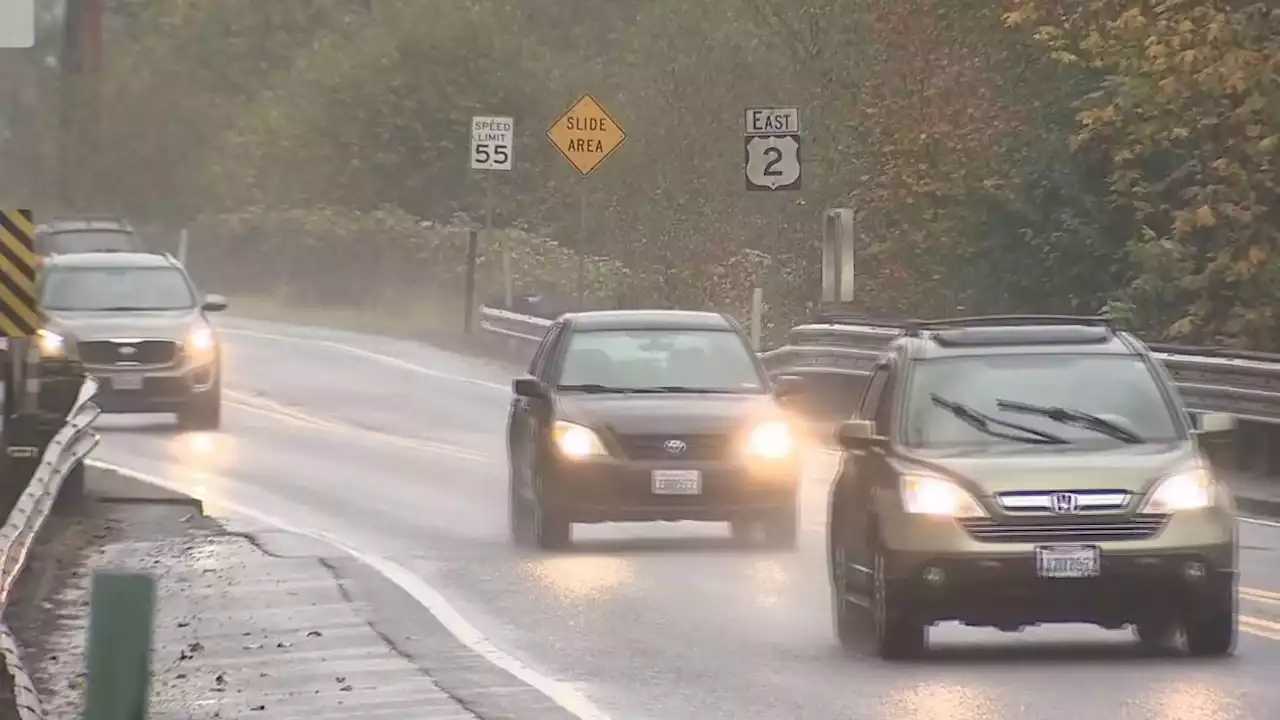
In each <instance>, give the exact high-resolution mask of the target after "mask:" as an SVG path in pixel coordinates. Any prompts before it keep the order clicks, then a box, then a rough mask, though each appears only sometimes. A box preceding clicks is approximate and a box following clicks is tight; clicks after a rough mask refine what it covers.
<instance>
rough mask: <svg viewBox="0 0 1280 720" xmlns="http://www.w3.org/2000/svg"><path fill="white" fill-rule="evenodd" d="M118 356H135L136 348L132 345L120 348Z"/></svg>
mask: <svg viewBox="0 0 1280 720" xmlns="http://www.w3.org/2000/svg"><path fill="white" fill-rule="evenodd" d="M120 354H121V355H137V354H138V348H136V347H133V346H132V345H125V346H123V347H121V348H120Z"/></svg>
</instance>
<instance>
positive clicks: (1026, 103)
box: [0, 0, 1280, 346]
mask: <svg viewBox="0 0 1280 720" xmlns="http://www.w3.org/2000/svg"><path fill="white" fill-rule="evenodd" d="M114 7H115V12H116V13H117V17H116V18H115V22H114V24H113V25H112V27H113V28H114V29H113V30H112V35H111V37H109V38H108V44H107V47H108V49H109V51H108V53H107V59H108V65H107V68H106V71H105V74H104V75H103V76H102V77H101V78H100V82H99V83H98V88H99V92H97V93H94V94H92V95H90V94H89V93H88V92H87V90H85V89H84V88H81V89H80V91H78V92H79V93H80V94H78V95H76V96H74V101H75V102H77V103H78V105H77V106H76V107H77V108H79V109H84V110H86V112H87V111H88V110H89V109H91V108H93V107H97V108H98V109H99V110H100V117H101V120H100V123H99V129H98V135H97V142H96V143H95V144H94V146H93V147H94V149H93V151H92V152H87V153H86V154H85V156H84V157H82V158H78V160H80V166H81V169H82V172H81V174H82V175H83V176H84V178H85V182H86V183H87V185H88V186H90V187H92V188H93V189H94V191H95V192H94V197H93V198H92V200H93V203H94V204H95V205H96V206H97V209H113V210H121V211H124V212H128V213H129V214H131V215H134V216H137V217H138V218H139V219H146V220H154V221H159V222H162V223H168V224H169V225H171V226H174V227H176V226H179V225H182V224H190V223H196V224H197V225H198V228H197V229H196V231H195V235H194V237H197V238H199V239H200V241H201V242H203V243H205V244H206V246H205V247H203V248H202V249H200V250H199V251H200V252H202V253H208V254H209V257H208V259H207V260H206V263H207V265H206V267H207V268H209V270H208V271H209V272H216V268H219V267H223V265H225V270H224V271H223V273H222V274H223V276H224V277H222V278H220V279H221V280H225V283H223V284H222V286H223V287H232V288H234V287H240V286H243V287H244V288H246V289H253V290H254V291H260V290H262V289H263V288H268V287H271V286H272V283H277V282H278V283H280V284H282V285H283V286H284V287H285V288H287V289H288V291H289V292H291V293H295V294H299V295H298V299H299V300H305V301H308V302H326V303H333V302H352V303H354V302H358V301H360V299H361V298H364V297H366V296H367V295H368V294H369V293H370V290H369V288H379V289H386V290H387V291H388V292H396V291H400V290H405V289H412V290H413V291H415V292H420V291H422V290H423V288H424V286H427V287H430V288H431V292H433V293H436V294H438V295H440V296H441V297H442V298H448V299H450V300H449V301H450V302H452V301H456V299H457V298H458V297H459V295H458V293H459V292H460V288H459V285H458V283H459V277H460V275H459V273H460V272H461V269H462V265H463V257H464V247H465V246H464V244H463V243H464V239H463V238H464V235H465V233H464V232H462V231H461V230H457V229H456V228H462V227H468V226H471V225H473V224H474V223H475V219H476V218H479V217H481V215H482V212H483V208H484V200H485V197H486V190H487V189H488V190H491V191H492V196H493V198H494V201H495V202H494V217H495V220H496V224H497V225H498V226H499V227H503V228H507V230H505V231H504V236H505V237H507V238H509V243H510V245H509V246H510V247H511V248H512V250H513V252H514V253H515V261H514V263H513V267H514V269H515V271H516V273H517V276H518V279H519V283H520V284H521V285H523V286H526V287H538V288H541V289H554V290H556V291H558V292H561V293H562V294H565V295H567V296H570V297H572V296H575V295H577V294H578V291H579V284H580V283H581V285H582V288H581V289H582V292H583V293H584V294H585V299H586V300H588V301H590V302H594V303H598V304H615V303H617V302H619V299H620V298H621V299H622V300H623V301H625V302H631V303H644V304H650V305H652V304H659V305H673V306H681V307H699V308H719V309H725V310H729V311H731V312H735V313H739V314H742V313H744V312H745V310H746V307H747V304H748V302H749V298H750V294H751V288H752V287H753V286H757V285H759V286H763V287H765V297H766V300H767V301H768V304H769V315H768V319H769V322H770V324H771V325H774V326H776V327H777V328H779V329H780V328H785V327H786V326H788V325H790V324H792V323H794V322H799V321H803V320H804V319H805V318H806V317H807V315H808V314H809V313H810V312H811V310H812V307H813V304H814V300H815V298H816V297H817V295H818V278H819V277H820V273H819V268H818V263H819V258H820V254H819V250H818V242H817V240H818V236H819V234H820V226H819V224H818V218H819V213H820V211H821V210H822V209H823V208H825V207H832V206H851V207H854V208H856V209H857V212H858V226H859V232H860V246H859V250H858V253H859V256H858V272H859V279H858V288H859V289H858V292H859V295H860V300H859V302H858V305H859V309H861V310H863V311H866V312H873V313H885V314H895V315H933V314H940V313H949V312H954V311H955V310H956V309H957V308H963V309H964V311H966V312H983V311H1032V310H1040V311H1071V312H1092V311H1096V310H1098V309H1099V308H1101V307H1103V306H1108V307H1110V309H1111V310H1112V311H1113V312H1114V313H1116V314H1118V315H1121V316H1123V317H1125V318H1127V319H1128V320H1129V321H1130V322H1132V323H1133V324H1134V326H1135V327H1138V328H1141V329H1144V330H1146V331H1149V332H1150V333H1152V334H1157V335H1166V336H1168V337H1175V338H1185V339H1190V340H1204V341H1210V342H1238V343H1247V344H1252V345H1257V346H1275V345H1277V344H1280V337H1278V336H1277V332H1278V330H1277V328H1278V326H1277V319H1276V318H1275V317H1274V313H1275V311H1274V310H1272V308H1274V307H1276V306H1277V301H1280V278H1277V277H1274V276H1275V275H1277V274H1278V273H1280V270H1277V269H1275V268H1276V263H1274V262H1270V261H1271V259H1272V257H1273V255H1274V254H1275V252H1277V249H1278V248H1280V235H1278V233H1280V222H1277V221H1278V220H1280V217H1278V216H1277V213H1278V212H1280V197H1277V193H1278V191H1277V187H1278V186H1280V183H1278V181H1277V178H1276V165H1277V160H1278V159H1280V81H1278V80H1277V63H1280V60H1278V59H1277V58H1280V11H1277V10H1274V9H1271V8H1269V7H1268V6H1267V5H1266V4H1264V3H1254V4H1250V3H1248V2H1243V1H1239V0H1237V1H1232V2H1228V1H1227V0H1194V1H1192V0H1159V1H1158V2H1153V3H1146V4H1142V5H1135V4H1133V3H1128V2H1122V1H1121V0H1054V1H1053V2H1049V0H1008V2H1006V3H1003V4H1002V3H991V2H989V1H988V0H848V1H844V2H835V0H787V1H786V2H782V1H781V0H705V1H704V2H699V3H688V2H678V1H677V0H650V1H648V2H645V3H600V2H592V1H591V0H522V1H520V2H516V1H515V0H438V1H435V2H430V3H427V2H420V1H418V0H365V1H364V2H349V1H347V0H271V2H263V1H262V0H128V1H127V2H126V1H124V0H122V1H121V2H119V3H116V4H115V5H114ZM1006 11H1007V12H1006ZM23 73H24V74H22V75H21V78H22V79H23V81H24V82H26V83H28V84H29V85H32V86H33V87H36V86H39V83H41V82H48V81H49V80H48V78H44V79H41V73H40V71H39V70H38V69H36V68H34V67H30V68H27V69H25V70H24V71H23ZM46 90H47V88H46ZM583 92H591V93H593V94H594V95H595V96H596V97H597V98H598V99H599V100H600V101H601V102H602V103H603V104H604V105H605V107H606V108H607V109H608V110H609V111H610V112H611V113H612V114H613V115H614V116H615V118H616V119H617V120H618V121H619V122H620V123H621V124H622V125H623V127H624V128H625V129H626V131H627V134H628V138H627V140H626V143H625V144H624V145H623V147H622V148H621V149H620V150H619V151H618V152H617V153H615V154H614V155H613V156H612V157H611V158H610V159H609V160H608V161H607V162H606V163H605V164H604V165H603V166H601V168H600V169H598V170H597V171H595V172H594V173H593V174H592V175H591V176H590V177H588V178H586V179H583V178H580V177H578V176H577V173H576V171H574V170H573V169H571V168H570V167H568V165H567V163H565V162H564V160H563V159H562V158H560V157H559V155H558V154H557V153H556V151H555V150H554V149H553V148H552V147H551V146H550V144H549V143H548V142H547V141H546V139H545V138H544V137H543V131H544V130H545V128H546V127H547V126H548V125H549V124H550V123H551V122H552V121H553V120H554V119H555V118H556V117H557V116H558V115H559V114H560V112H561V111H562V110H563V109H564V107H566V106H567V105H568V104H569V103H570V102H572V101H573V100H574V99H576V98H577V97H578V96H579V95H581V94H582V93H583ZM46 94H48V93H46ZM52 95H54V96H56V93H52ZM95 97H96V103H97V104H96V105H94V104H93V99H94V98H95ZM32 104H33V105H39V103H32ZM756 105H795V106H798V107H800V108H801V109H802V110H801V115H802V121H803V124H804V129H805V137H804V145H803V155H804V158H805V176H804V186H805V189H804V190H803V191H802V192H800V193H797V194H794V195H791V196H788V197H785V198H783V197H768V196H762V195H761V194H756V193H747V192H745V191H744V190H743V181H742V178H741V158H742V149H741V145H740V143H741V142H742V140H741V123H742V110H743V108H744V107H747V106H756ZM41 112H43V113H44V114H43V115H41V114H39V113H37V112H34V111H33V112H32V113H30V115H31V117H44V118H46V119H47V118H49V117H54V116H56V113H51V112H50V110H49V108H48V107H43V109H42V110H41ZM487 113H493V114H510V115H512V116H514V117H515V118H516V121H517V137H516V147H515V157H516V169H515V170H514V171H512V172H510V173H501V174H494V175H495V177H489V178H481V177H479V176H478V175H479V174H478V173H472V172H468V171H467V170H466V166H467V154H468V147H467V144H468V143H467V140H468V134H467V122H468V119H469V118H470V116H472V115H474V114H487ZM49 124H50V123H48V122H47V121H46V122H43V123H42V122H32V123H29V124H27V126H25V127H22V128H20V130H21V133H22V136H21V138H20V139H19V141H18V142H9V143H3V144H0V152H2V153H5V157H13V156H15V153H18V152H19V149H21V148H39V149H40V150H39V151H36V152H33V153H32V155H33V156H43V155H45V154H47V153H45V152H44V151H43V148H47V147H49V146H50V145H51V142H52V141H51V140H50V137H49V136H48V134H47V133H44V134H42V133H41V126H42V125H44V126H48V125H49ZM486 180H488V181H492V182H493V186H492V187H491V188H486V187H485V182H484V181H486ZM584 198H585V204H586V209H587V212H586V216H585V224H584V223H583V222H582V221H583V218H582V217H581V215H580V211H579V208H580V207H581V203H582V201H583V200H584ZM428 220H429V221H431V222H427V221H428ZM424 223H426V224H424ZM447 228H455V229H453V230H450V229H447ZM545 237H553V238H556V242H555V243H551V242H550V241H547V240H542V239H539V238H545ZM496 257H497V256H496V255H495V254H494V253H493V248H492V247H491V246H490V245H488V244H486V246H485V248H484V251H483V253H482V258H481V268H482V272H483V279H482V283H481V291H482V292H489V291H491V290H492V289H493V288H496V287H499V277H498V275H497V272H498V269H497V268H498V261H497V260H496ZM193 264H194V263H193ZM580 268H582V270H581V273H580V270H579V269H580ZM580 278H581V279H580ZM226 283H230V285H227V284H226ZM443 301H444V300H442V302H443Z"/></svg>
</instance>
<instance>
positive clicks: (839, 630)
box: [827, 521, 870, 651]
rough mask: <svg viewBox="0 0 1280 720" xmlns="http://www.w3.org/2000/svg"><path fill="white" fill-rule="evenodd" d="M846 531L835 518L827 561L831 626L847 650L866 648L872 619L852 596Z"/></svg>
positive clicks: (829, 536) (828, 537)
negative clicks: (829, 576) (829, 583)
mask: <svg viewBox="0 0 1280 720" xmlns="http://www.w3.org/2000/svg"><path fill="white" fill-rule="evenodd" d="M844 543H845V541H844V538H843V531H842V529H841V528H839V527H837V526H836V525H835V523H834V521H833V523H832V526H831V529H830V530H829V531H828V535H827V563H828V566H829V569H830V574H831V626H832V630H833V631H834V632H835V636H836V640H837V641H838V642H839V643H840V646H841V647H843V648H844V649H845V650H850V651H852V650H858V649H860V648H861V647H862V645H863V643H864V640H865V637H866V631H867V628H868V622H869V620H870V618H869V616H868V613H867V609H866V608H865V607H863V606H861V605H859V604H858V603H856V602H853V601H852V600H850V599H849V580H848V573H849V568H848V564H847V561H846V559H845V558H846V557H848V556H847V555H846V552H847V550H846V548H845V544H844Z"/></svg>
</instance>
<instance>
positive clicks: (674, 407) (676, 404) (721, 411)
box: [557, 394, 782, 435]
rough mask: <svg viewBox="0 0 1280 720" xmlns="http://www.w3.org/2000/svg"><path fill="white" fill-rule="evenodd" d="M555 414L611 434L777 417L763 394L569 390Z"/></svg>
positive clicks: (698, 428) (703, 429)
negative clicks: (588, 392) (573, 392)
mask: <svg viewBox="0 0 1280 720" xmlns="http://www.w3.org/2000/svg"><path fill="white" fill-rule="evenodd" d="M557 405H558V407H557V410H558V417H561V418H563V419H565V420H568V421H570V422H576V423H581V424H583V425H586V426H588V427H591V428H594V429H596V430H605V431H607V432H610V433H613V434H627V435H630V434H635V435H650V434H660V433H670V434H673V435H679V434H704V433H705V434H716V433H725V432H732V431H733V430H735V429H737V428H740V427H742V426H743V425H744V424H747V423H751V422H753V421H754V422H759V421H762V420H766V419H782V414H781V412H780V410H779V409H778V406H777V404H776V403H775V402H774V400H773V397H772V396H769V395H694V394H689V395H677V394H672V395H569V396H563V395H562V396H560V397H559V399H558V403H557Z"/></svg>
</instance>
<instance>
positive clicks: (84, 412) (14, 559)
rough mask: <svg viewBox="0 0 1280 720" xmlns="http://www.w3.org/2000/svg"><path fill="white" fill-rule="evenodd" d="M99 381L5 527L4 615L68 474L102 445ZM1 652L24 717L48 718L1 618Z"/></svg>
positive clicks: (0, 597) (82, 397)
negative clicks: (96, 422) (97, 399)
mask: <svg viewBox="0 0 1280 720" xmlns="http://www.w3.org/2000/svg"><path fill="white" fill-rule="evenodd" d="M97 392H98V381H97V380H96V379H94V378H93V377H86V378H85V380H84V382H83V383H82V384H81V386H80V392H79V393H78V394H77V395H76V399H75V402H74V403H73V404H72V406H71V410H70V411H69V412H68V413H67V420H66V423H65V424H63V426H62V427H61V428H60V429H59V430H58V431H57V433H55V434H54V436H53V438H52V439H50V440H49V443H48V445H46V446H45V450H44V453H43V455H41V458H40V464H39V466H38V467H37V468H36V470H35V473H34V474H33V475H32V476H31V480H30V481H29V482H28V483H27V486H26V488H25V489H24V490H23V492H22V495H21V496H19V498H18V501H17V503H16V504H15V505H14V506H13V509H12V510H11V511H10V512H9V517H8V518H7V519H6V520H5V523H4V526H3V527H0V613H3V611H4V609H5V608H6V607H7V606H8V602H9V593H10V591H11V590H12V589H13V586H14V583H15V582H17V579H18V576H19V575H21V573H22V569H23V567H24V566H25V565H26V561H27V553H28V552H29V551H30V550H31V546H32V544H33V543H34V542H35V538H36V535H37V533H39V532H40V528H42V527H43V526H44V523H45V521H46V520H48V519H49V514H50V511H51V510H52V509H53V505H54V502H55V501H56V500H57V497H58V491H59V490H60V489H61V488H62V484H63V482H64V481H65V480H66V479H67V476H69V475H70V474H71V472H72V471H73V470H74V469H75V468H76V467H77V466H78V465H80V463H81V462H83V461H84V459H85V457H87V456H88V454H89V453H90V451H92V450H93V448H95V447H97V445H98V440H99V438H98V435H97V433H95V432H93V431H92V430H91V429H90V425H92V424H93V421H94V420H95V419H97V417H98V415H99V414H100V413H101V411H100V410H99V409H98V406H97V405H96V404H94V402H93V397H94V395H96V394H97ZM0 656H3V659H4V663H5V666H6V667H7V669H8V670H9V674H10V675H12V677H13V685H14V698H15V700H16V703H17V709H18V716H19V717H20V718H22V720H43V719H44V710H43V708H42V707H41V704H40V696H39V694H38V693H37V692H36V689H35V685H34V684H33V683H32V681H31V676H30V675H28V674H27V671H26V669H25V668H24V667H23V664H22V655H21V653H20V652H19V649H18V644H17V641H16V640H15V639H14V636H13V633H12V632H11V631H10V630H9V627H8V625H6V624H5V623H4V621H3V619H2V616H0Z"/></svg>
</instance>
